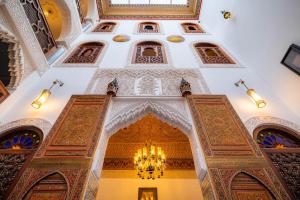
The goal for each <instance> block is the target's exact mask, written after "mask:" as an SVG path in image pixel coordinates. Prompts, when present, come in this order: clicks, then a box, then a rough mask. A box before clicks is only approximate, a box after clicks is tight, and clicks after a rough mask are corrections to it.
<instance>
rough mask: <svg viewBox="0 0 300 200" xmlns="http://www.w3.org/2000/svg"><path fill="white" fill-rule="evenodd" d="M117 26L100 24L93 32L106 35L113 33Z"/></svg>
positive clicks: (105, 23)
mask: <svg viewBox="0 0 300 200" xmlns="http://www.w3.org/2000/svg"><path fill="white" fill-rule="evenodd" d="M116 25H117V24H116V23H114V22H103V23H101V24H98V25H97V26H96V28H95V29H94V30H93V32H100V33H101V32H104V33H109V32H113V30H114V28H115V26H116Z"/></svg>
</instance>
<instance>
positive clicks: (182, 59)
mask: <svg viewBox="0 0 300 200" xmlns="http://www.w3.org/2000/svg"><path fill="white" fill-rule="evenodd" d="M212 2H214V1H213V0H212ZM260 4H263V3H260ZM270 5H272V4H270ZM211 7H213V3H212V4H210V3H209V2H208V1H204V6H203V12H204V14H203V16H202V17H203V20H202V21H203V22H205V24H204V29H205V28H208V32H209V33H215V34H216V36H217V37H215V36H214V35H211V34H206V35H190V34H189V35H188V34H183V32H182V29H181V27H180V23H182V21H176V20H174V21H158V22H159V23H160V25H161V27H162V29H163V34H158V35H138V34H135V33H134V32H135V29H136V25H137V23H138V22H139V21H136V20H127V21H116V22H118V23H119V24H118V26H117V28H116V32H115V33H91V32H90V31H88V32H86V33H84V34H82V35H81V36H80V37H79V38H77V40H75V41H74V42H73V43H72V44H71V48H70V49H69V50H67V51H66V53H65V55H64V56H63V57H62V58H61V59H59V60H58V61H57V62H56V63H54V64H53V66H52V69H50V70H48V71H47V72H46V73H45V74H44V75H43V76H42V77H41V78H40V77H39V76H38V75H37V74H36V73H33V74H32V75H31V76H29V77H28V78H27V79H26V80H25V81H24V82H23V83H22V84H21V86H20V87H19V88H18V89H17V91H15V92H14V93H13V94H12V95H11V96H10V97H9V98H8V99H7V100H6V101H5V102H4V103H2V104H0V125H3V124H6V123H9V122H11V121H14V120H18V119H22V118H32V117H39V118H43V119H45V120H48V121H50V122H51V123H54V121H55V120H56V118H57V117H58V116H59V114H60V112H61V111H62V109H63V107H64V106H65V104H66V103H67V101H68V99H69V98H70V96H71V95H72V94H84V91H85V89H86V88H87V85H88V83H89V82H90V80H91V79H92V76H93V74H94V72H95V71H96V70H97V68H124V67H127V65H128V62H129V60H128V59H130V56H129V53H130V49H131V46H132V44H134V43H135V42H136V41H140V40H144V39H147V40H148V39H149V40H150V39H157V40H160V41H163V42H164V43H165V44H166V45H167V46H168V49H169V52H170V53H169V54H170V57H169V58H170V59H171V62H172V67H175V68H199V69H200V71H201V73H202V74H203V76H204V78H205V80H206V82H207V84H208V86H209V89H210V90H211V92H212V94H226V95H227V96H228V97H229V99H230V100H231V102H232V104H233V106H234V108H235V109H236V111H237V113H238V114H239V116H240V117H241V118H242V120H243V121H246V120H247V119H249V118H251V117H253V116H265V115H271V116H274V117H279V118H283V119H286V120H289V121H292V122H294V123H297V124H298V125H300V117H299V113H300V112H299V109H298V108H299V106H300V104H299V105H298V104H296V103H294V101H296V100H299V99H298V95H299V94H298V93H299V92H296V89H295V87H296V85H297V84H298V86H299V83H298V82H297V81H298V80H295V81H293V77H294V78H296V79H297V78H298V77H296V76H295V74H293V73H292V72H290V71H289V70H286V69H285V67H283V66H280V64H278V65H277V68H278V70H283V71H284V73H281V72H278V70H277V71H276V70H275V69H277V68H276V65H266V66H267V67H270V66H271V67H273V68H274V70H273V71H276V73H275V72H274V73H275V74H277V77H278V82H276V81H274V80H273V79H272V78H270V77H271V75H272V74H274V73H273V72H272V73H270V75H267V73H266V71H267V67H266V66H260V65H262V63H261V61H260V60H259V59H257V58H256V57H253V55H256V54H258V53H256V52H255V50H253V49H252V50H251V49H247V48H246V47H245V46H247V45H246V44H244V43H243V41H244V40H241V41H239V40H240V38H239V37H238V36H236V40H238V42H240V44H241V47H239V48H238V45H236V43H233V41H235V40H234V38H231V34H237V33H235V31H237V30H235V29H233V30H231V29H230V30H231V31H230V32H226V31H225V30H227V29H224V27H227V26H233V25H230V24H231V23H237V22H236V21H232V22H231V21H224V20H222V18H221V16H220V13H219V11H218V13H216V14H215V15H216V16H214V14H213V11H214V10H217V9H218V6H217V8H211ZM207 9H210V10H211V12H206V10H207ZM210 15H211V16H210ZM218 17H219V18H220V19H219V18H218ZM213 19H215V20H213ZM237 19H239V18H237ZM219 26H220V27H223V28H220V27H219ZM240 29H241V28H240ZM240 29H238V30H239V31H240V32H241V31H242V30H240ZM218 30H220V31H222V30H223V32H224V33H223V34H224V35H225V36H226V37H229V36H230V38H229V39H228V41H224V42H220V41H222V40H224V37H225V36H223V35H222V34H221V33H219V32H218ZM229 33H230V34H229ZM117 34H127V35H129V36H130V37H131V40H130V41H129V42H126V43H116V42H113V41H112V38H113V36H115V35H117ZM175 34H181V35H183V37H185V39H186V40H185V41H184V42H183V43H171V42H168V41H167V40H166V37H167V36H169V35H175ZM247 35H249V34H248V33H247V34H246V35H245V37H246V36H247ZM221 36H222V37H221ZM261 37H263V36H261V35H258V36H255V37H254V36H253V38H258V39H259V38H261ZM289 37H290V36H289ZM218 38H219V39H218ZM93 40H96V41H104V42H105V43H106V44H107V45H106V49H105V50H104V51H103V52H102V54H101V55H102V59H100V60H99V63H98V64H97V65H95V66H92V65H85V66H83V65H77V66H73V67H70V66H68V65H65V64H62V62H63V59H64V58H65V57H67V56H68V55H69V54H70V53H71V51H72V49H73V48H75V47H76V46H78V45H79V44H80V43H82V42H84V41H93ZM249 40H250V39H248V40H245V41H246V42H247V41H249ZM278 40H281V38H279V39H278ZM195 41H214V42H217V43H220V44H221V45H222V46H224V47H225V48H226V49H227V50H228V53H230V55H232V56H233V57H234V58H236V59H237V60H238V61H239V62H240V63H242V64H243V65H242V66H241V67H237V68H226V67H225V68H224V65H223V66H217V67H214V68H207V67H206V68H205V66H201V64H200V62H199V60H198V58H197V57H196V56H197V55H195V53H194V52H193V49H192V43H193V42H195ZM247 43H250V42H247ZM253 43H255V42H253V41H252V42H251V44H248V45H250V46H251V45H253ZM264 47H265V46H264ZM265 48H266V47H265ZM275 49H276V48H275ZM261 51H262V50H259V52H260V53H261ZM273 51H274V52H275V50H274V48H273ZM273 51H272V52H273ZM282 51H285V49H284V50H282ZM243 52H246V53H243ZM247 53H249V55H252V56H249V57H247V56H245V55H246V54H247ZM261 54H262V53H261ZM272 55H273V54H272ZM265 57H266V56H265ZM266 58H267V57H266ZM275 58H276V59H279V57H275ZM280 59H281V57H280ZM268 62H271V61H270V59H268ZM252 63H256V64H252ZM238 66H240V65H238ZM200 67H201V68H200ZM259 67H261V69H262V70H261V72H259V71H258V70H257V69H258V68H259ZM128 69H129V68H128ZM270 71H272V70H270ZM279 74H284V76H286V77H280V76H279ZM272 76H273V75H272ZM291 77H292V78H291ZM56 78H59V79H61V80H62V81H64V82H65V85H64V86H63V87H62V88H59V89H58V88H55V89H54V90H53V93H52V95H51V97H50V99H49V101H48V102H47V103H46V104H45V105H44V107H43V108H41V109H39V110H34V109H33V108H32V107H31V106H30V104H31V102H32V101H33V99H34V98H35V97H36V96H37V95H38V94H39V93H40V92H41V90H42V89H44V88H48V87H49V86H50V85H51V83H52V81H53V80H55V79H56ZM240 78H243V79H245V81H246V82H247V83H248V85H249V86H250V87H253V88H254V89H256V90H257V92H258V93H259V94H260V95H261V96H263V97H264V98H265V99H266V101H267V103H268V105H267V107H266V108H264V109H257V108H256V106H255V105H254V104H253V103H252V102H251V100H250V99H249V97H248V96H247V95H246V93H245V91H244V90H243V89H242V88H236V87H235V86H234V82H235V81H237V80H239V79H240ZM272 80H273V82H272ZM282 80H284V81H286V87H290V89H282V88H281V87H279V83H280V82H281V81H282ZM290 81H291V82H293V84H290V83H288V82H290ZM273 85H276V87H277V86H278V91H279V92H276V91H275V92H274V90H272V87H271V86H273ZM282 87H283V86H282ZM289 91H290V92H289ZM279 94H283V95H284V96H283V97H285V98H286V100H285V99H282V98H280V97H281V96H280V95H279ZM291 106H294V107H293V108H294V109H292V108H291Z"/></svg>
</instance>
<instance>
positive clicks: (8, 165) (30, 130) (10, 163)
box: [0, 126, 43, 199]
mask: <svg viewBox="0 0 300 200" xmlns="http://www.w3.org/2000/svg"><path fill="white" fill-rule="evenodd" d="M42 141H43V133H42V131H41V130H40V129H38V128H36V127H33V126H27V127H26V126H25V127H20V128H15V129H11V130H9V131H7V132H4V133H2V134H1V136H0V154H1V156H2V159H3V160H2V161H3V162H2V163H3V165H1V170H2V172H1V173H0V180H1V182H2V183H1V184H2V186H3V187H0V199H5V198H6V195H8V194H9V193H10V191H11V190H12V188H13V186H14V183H16V182H17V180H18V178H19V177H20V176H21V175H22V173H23V171H24V170H25V168H26V166H27V164H28V163H29V162H30V160H31V158H32V156H33V155H34V153H35V152H36V150H37V149H38V147H39V146H40V144H41V143H42Z"/></svg>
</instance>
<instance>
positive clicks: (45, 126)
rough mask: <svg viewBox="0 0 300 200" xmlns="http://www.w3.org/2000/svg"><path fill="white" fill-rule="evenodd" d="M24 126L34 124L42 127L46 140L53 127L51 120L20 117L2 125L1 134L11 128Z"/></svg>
mask: <svg viewBox="0 0 300 200" xmlns="http://www.w3.org/2000/svg"><path fill="white" fill-rule="evenodd" d="M22 126H34V127H37V128H39V129H41V130H42V132H43V135H44V137H43V139H44V140H45V138H46V136H47V135H48V133H49V131H50V129H51V127H52V124H51V123H50V122H49V121H47V120H44V119H41V118H25V119H19V120H16V121H12V122H9V123H7V124H4V125H2V126H0V135H2V134H3V133H5V132H7V131H9V130H12V129H15V128H19V127H22Z"/></svg>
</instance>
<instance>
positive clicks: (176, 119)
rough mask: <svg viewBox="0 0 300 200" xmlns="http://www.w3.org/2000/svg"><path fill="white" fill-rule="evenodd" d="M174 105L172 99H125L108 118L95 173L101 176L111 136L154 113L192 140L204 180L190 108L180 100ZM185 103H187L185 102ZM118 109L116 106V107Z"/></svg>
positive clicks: (202, 165) (196, 163)
mask: <svg viewBox="0 0 300 200" xmlns="http://www.w3.org/2000/svg"><path fill="white" fill-rule="evenodd" d="M122 103H123V102H122ZM177 103H178V104H176V103H175V105H174V104H173V105H172V106H171V105H170V101H169V102H168V101H166V102H164V101H160V100H158V99H146V100H142V101H138V103H136V102H135V103H130V102H126V101H124V105H126V106H125V107H124V108H122V109H120V111H118V112H116V113H113V114H111V113H110V115H112V116H111V117H109V119H108V120H106V123H105V126H104V131H103V134H102V136H101V137H102V138H101V139H100V145H99V148H98V150H97V151H98V152H100V151H102V153H99V155H98V156H99V157H98V161H97V164H96V165H95V167H93V168H94V170H93V171H94V174H95V175H96V177H97V178H99V177H100V172H101V166H102V164H103V161H104V154H105V151H106V144H107V143H108V140H109V138H110V137H111V136H112V135H113V134H115V133H116V132H117V131H118V130H120V129H122V128H125V127H127V126H129V125H130V124H134V123H135V122H136V121H138V120H140V119H142V118H143V117H144V116H145V115H147V114H153V115H155V116H156V117H157V118H158V119H160V120H162V121H163V122H166V123H167V124H169V125H171V126H173V127H176V128H178V129H180V130H181V131H182V132H183V133H184V134H185V135H186V136H187V137H188V138H189V141H190V146H191V150H192V153H193V159H194V163H195V170H196V172H197V175H198V178H199V179H200V180H202V179H203V178H204V176H205V174H206V168H207V167H206V165H205V164H204V163H205V162H204V157H203V155H202V153H201V150H200V149H201V147H200V143H199V141H198V140H197V136H196V133H195V132H194V130H193V125H192V121H191V118H190V117H189V115H188V112H189V111H188V110H185V109H186V108H182V107H181V105H180V102H177ZM181 103H183V104H184V103H185V102H181ZM184 105H185V104H184ZM114 109H116V108H114Z"/></svg>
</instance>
